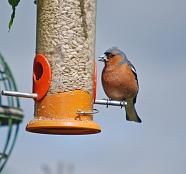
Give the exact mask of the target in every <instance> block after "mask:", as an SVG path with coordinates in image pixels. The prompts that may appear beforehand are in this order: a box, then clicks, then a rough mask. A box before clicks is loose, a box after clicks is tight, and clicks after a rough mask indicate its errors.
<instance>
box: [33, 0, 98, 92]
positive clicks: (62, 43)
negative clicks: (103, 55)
mask: <svg viewBox="0 0 186 174" xmlns="http://www.w3.org/2000/svg"><path fill="white" fill-rule="evenodd" d="M37 6H38V11H37V12H38V14H37V48H36V52H37V54H40V53H42V54H44V55H45V56H46V58H47V59H48V61H49V62H50V65H51V69H52V81H51V84H50V88H49V91H48V95H50V94H55V93H58V92H67V91H72V90H76V89H79V90H84V91H88V92H89V93H91V94H92V90H93V80H92V79H93V68H94V57H95V26H96V25H95V24H96V0H39V1H38V5H37Z"/></svg>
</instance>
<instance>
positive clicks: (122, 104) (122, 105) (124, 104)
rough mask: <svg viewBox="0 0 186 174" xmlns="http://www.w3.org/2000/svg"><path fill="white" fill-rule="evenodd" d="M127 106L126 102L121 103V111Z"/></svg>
mask: <svg viewBox="0 0 186 174" xmlns="http://www.w3.org/2000/svg"><path fill="white" fill-rule="evenodd" d="M126 105H127V102H126V101H125V100H123V101H121V102H120V106H121V109H122V108H123V107H125V106H126Z"/></svg>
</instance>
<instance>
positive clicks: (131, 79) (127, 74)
mask: <svg viewBox="0 0 186 174" xmlns="http://www.w3.org/2000/svg"><path fill="white" fill-rule="evenodd" d="M102 85H103V89H104V91H105V93H106V95H107V96H108V97H109V98H111V99H113V100H124V99H126V98H134V97H135V96H136V95H137V92H138V85H137V81H136V79H135V76H134V74H133V73H132V71H131V70H130V68H129V67H128V65H118V66H110V67H106V66H105V67H104V69H103V72H102Z"/></svg>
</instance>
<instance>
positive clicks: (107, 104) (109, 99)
mask: <svg viewBox="0 0 186 174" xmlns="http://www.w3.org/2000/svg"><path fill="white" fill-rule="evenodd" d="M102 100H106V108H108V106H109V101H111V100H112V99H111V98H103V99H102Z"/></svg>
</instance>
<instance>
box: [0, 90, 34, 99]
mask: <svg viewBox="0 0 186 174" xmlns="http://www.w3.org/2000/svg"><path fill="white" fill-rule="evenodd" d="M1 95H6V96H14V97H23V98H37V94H36V93H24V92H17V91H4V90H2V91H1Z"/></svg>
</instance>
